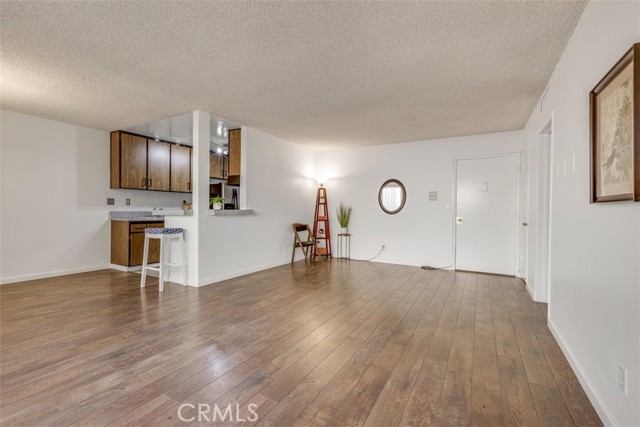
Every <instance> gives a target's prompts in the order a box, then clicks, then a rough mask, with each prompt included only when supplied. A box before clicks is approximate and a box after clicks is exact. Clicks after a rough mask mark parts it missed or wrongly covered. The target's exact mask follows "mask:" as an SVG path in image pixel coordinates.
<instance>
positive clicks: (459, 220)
mask: <svg viewBox="0 0 640 427" xmlns="http://www.w3.org/2000/svg"><path fill="white" fill-rule="evenodd" d="M463 222H464V218H463V217H461V216H457V217H456V223H458V224H462V223H463Z"/></svg>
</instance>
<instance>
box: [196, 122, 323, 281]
mask: <svg viewBox="0 0 640 427" xmlns="http://www.w3.org/2000/svg"><path fill="white" fill-rule="evenodd" d="M242 132H243V133H244V135H243V139H245V138H246V140H245V143H244V147H243V148H244V151H243V153H242V155H243V172H242V173H243V176H244V177H245V180H246V182H245V185H244V188H245V191H246V194H245V195H244V196H242V199H244V197H245V196H246V208H247V209H253V210H255V214H254V215H250V216H239V217H234V216H231V217H227V216H209V215H202V216H201V217H200V218H199V220H198V227H199V232H198V237H199V243H198V246H199V261H198V262H199V268H198V270H199V280H198V281H199V284H200V285H204V284H209V283H213V282H217V281H220V280H224V279H228V278H231V277H235V276H240V275H242V274H247V273H250V272H253V271H258V270H262V269H264V268H269V267H273V266H276V265H280V264H283V263H287V262H289V261H290V260H291V247H292V240H293V232H292V229H291V224H293V223H294V222H305V223H312V222H313V214H314V207H315V189H316V182H315V181H314V180H313V179H312V178H310V177H312V176H314V171H315V153H314V152H313V151H312V150H310V149H308V148H305V147H302V146H300V145H295V144H292V143H290V142H287V141H285V140H283V139H280V138H277V137H274V136H271V135H269V134H266V133H264V132H260V131H258V130H255V129H251V128H244V127H243V128H242ZM299 252H300V251H298V253H299Z"/></svg>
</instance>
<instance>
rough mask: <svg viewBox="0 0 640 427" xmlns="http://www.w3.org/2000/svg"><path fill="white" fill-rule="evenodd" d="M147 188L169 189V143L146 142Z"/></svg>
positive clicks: (151, 140)
mask: <svg viewBox="0 0 640 427" xmlns="http://www.w3.org/2000/svg"><path fill="white" fill-rule="evenodd" d="M147 147H148V150H147V156H148V160H149V162H148V165H149V166H148V169H147V188H148V189H149V190H158V191H169V190H170V187H169V179H170V178H171V168H170V166H171V145H169V144H167V143H166V142H161V141H154V140H153V139H150V140H148V142H147Z"/></svg>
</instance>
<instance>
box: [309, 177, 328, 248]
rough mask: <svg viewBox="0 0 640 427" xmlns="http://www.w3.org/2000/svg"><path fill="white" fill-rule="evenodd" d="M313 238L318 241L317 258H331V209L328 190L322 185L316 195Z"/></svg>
mask: <svg viewBox="0 0 640 427" xmlns="http://www.w3.org/2000/svg"><path fill="white" fill-rule="evenodd" d="M313 236H314V237H315V238H316V239H317V240H318V244H317V245H316V247H315V255H316V256H325V257H327V258H331V229H330V228H329V208H328V203H327V189H326V188H324V187H323V186H322V184H320V187H319V188H318V194H317V195H316V215H315V217H314V219H313Z"/></svg>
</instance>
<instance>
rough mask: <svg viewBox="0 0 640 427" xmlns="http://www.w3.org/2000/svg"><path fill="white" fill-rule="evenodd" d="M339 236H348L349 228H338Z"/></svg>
mask: <svg viewBox="0 0 640 427" xmlns="http://www.w3.org/2000/svg"><path fill="white" fill-rule="evenodd" d="M340 234H349V227H340Z"/></svg>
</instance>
